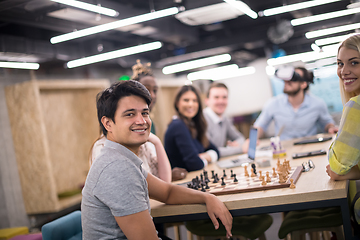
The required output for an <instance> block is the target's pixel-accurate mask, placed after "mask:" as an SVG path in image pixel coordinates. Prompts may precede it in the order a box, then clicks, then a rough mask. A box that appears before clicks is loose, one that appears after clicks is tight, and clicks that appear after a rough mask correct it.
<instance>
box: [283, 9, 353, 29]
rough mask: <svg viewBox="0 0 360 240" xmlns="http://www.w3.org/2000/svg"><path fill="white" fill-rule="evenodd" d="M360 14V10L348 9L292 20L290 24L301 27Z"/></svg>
mask: <svg viewBox="0 0 360 240" xmlns="http://www.w3.org/2000/svg"><path fill="white" fill-rule="evenodd" d="M359 12H360V8H353V9H346V10H341V11H336V12H330V13H324V14H319V15H315V16H309V17H303V18H297V19H293V20H291V21H290V23H291V25H293V26H299V25H303V24H307V23H313V22H318V21H323V20H327V19H332V18H337V17H343V16H347V15H351V14H356V13H359Z"/></svg>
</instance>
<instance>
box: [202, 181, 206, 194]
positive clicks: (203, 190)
mask: <svg viewBox="0 0 360 240" xmlns="http://www.w3.org/2000/svg"><path fill="white" fill-rule="evenodd" d="M201 191H202V192H206V190H205V188H204V184H203V183H201Z"/></svg>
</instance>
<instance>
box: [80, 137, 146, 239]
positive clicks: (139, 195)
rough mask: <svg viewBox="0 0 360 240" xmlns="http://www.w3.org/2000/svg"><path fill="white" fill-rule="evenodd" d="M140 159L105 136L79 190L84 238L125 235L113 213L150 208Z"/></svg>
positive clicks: (115, 214)
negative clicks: (80, 190)
mask: <svg viewBox="0 0 360 240" xmlns="http://www.w3.org/2000/svg"><path fill="white" fill-rule="evenodd" d="M142 163H143V162H142V161H141V160H140V159H139V158H138V157H137V156H136V155H135V154H134V153H133V152H131V151H130V150H129V149H127V148H126V147H124V146H122V145H121V144H118V143H115V142H112V141H109V140H106V142H105V145H104V148H103V149H102V150H101V152H100V155H99V156H98V157H97V159H96V161H95V162H94V164H93V165H92V166H91V168H90V171H89V174H88V176H87V179H86V182H85V186H84V188H83V191H82V195H83V197H82V203H81V221H82V229H83V239H86V240H89V239H90V240H91V239H94V240H95V239H96V240H99V239H126V236H125V235H124V233H123V232H122V231H121V229H120V228H119V225H118V224H117V222H116V220H115V218H114V216H118V217H120V216H127V215H130V214H134V213H138V212H142V211H144V210H147V209H148V210H149V211H150V201H149V193H148V186H147V182H146V177H147V174H148V173H147V172H146V170H144V169H143V168H142V166H141V165H142Z"/></svg>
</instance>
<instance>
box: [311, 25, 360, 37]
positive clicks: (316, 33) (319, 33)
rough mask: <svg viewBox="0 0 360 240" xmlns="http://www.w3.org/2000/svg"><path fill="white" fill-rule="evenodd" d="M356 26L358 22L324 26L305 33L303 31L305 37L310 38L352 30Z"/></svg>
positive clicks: (358, 26)
mask: <svg viewBox="0 0 360 240" xmlns="http://www.w3.org/2000/svg"><path fill="white" fill-rule="evenodd" d="M358 28H360V23H354V24H349V25H342V26H339V27H333V28H326V29H321V30H316V31H311V32H307V33H305V37H306V38H307V39H311V38H316V37H321V36H325V35H330V34H334V33H339V32H345V31H349V30H354V29H358Z"/></svg>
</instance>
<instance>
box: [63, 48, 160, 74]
mask: <svg viewBox="0 0 360 240" xmlns="http://www.w3.org/2000/svg"><path fill="white" fill-rule="evenodd" d="M161 46H162V43H161V42H152V43H146V44H142V45H138V46H134V47H128V48H124V49H120V50H116V51H112V52H108V53H102V54H98V55H94V56H90V57H85V58H80V59H77V60H72V61H69V62H68V63H67V64H66V65H67V67H68V68H75V67H80V66H84V65H88V64H92V63H97V62H103V61H106V60H110V59H114V58H119V57H124V56H129V55H134V54H137V53H141V52H147V51H151V50H155V49H159V48H161Z"/></svg>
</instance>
